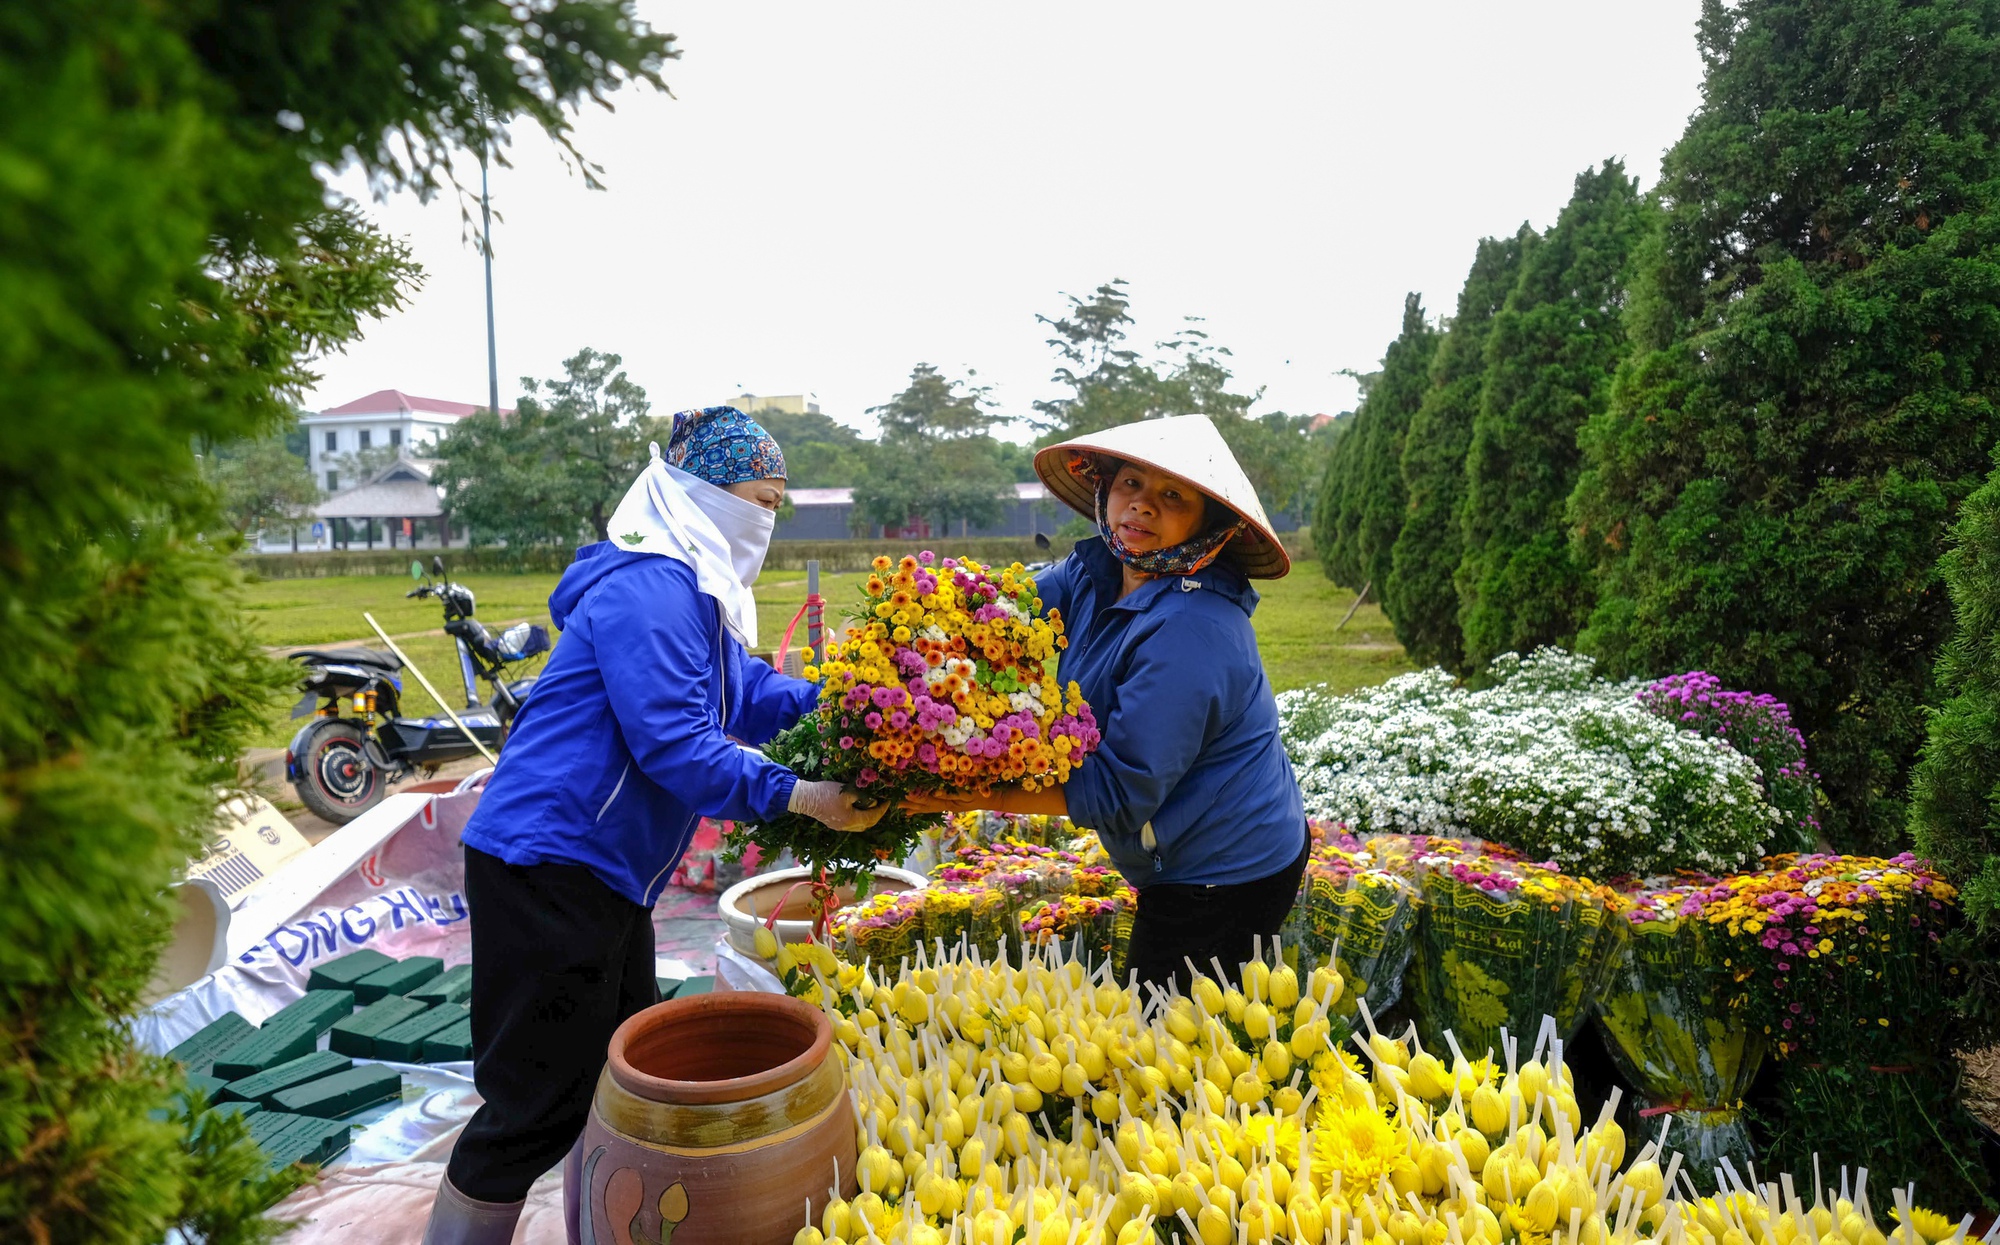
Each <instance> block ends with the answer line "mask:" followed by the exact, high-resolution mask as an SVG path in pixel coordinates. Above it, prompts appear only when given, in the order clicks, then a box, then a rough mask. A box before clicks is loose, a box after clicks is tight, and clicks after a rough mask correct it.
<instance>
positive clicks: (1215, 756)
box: [906, 415, 1309, 988]
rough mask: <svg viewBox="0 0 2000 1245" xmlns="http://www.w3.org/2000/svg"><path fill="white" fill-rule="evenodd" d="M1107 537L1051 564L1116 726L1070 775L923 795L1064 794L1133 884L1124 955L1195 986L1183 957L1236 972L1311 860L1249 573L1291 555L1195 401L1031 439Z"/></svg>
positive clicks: (1101, 709) (1100, 702)
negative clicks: (1189, 407) (1254, 617)
mask: <svg viewBox="0 0 2000 1245" xmlns="http://www.w3.org/2000/svg"><path fill="white" fill-rule="evenodd" d="M1035 471H1036V473H1037V474H1038V475H1040V476H1041V478H1042V481H1043V482H1044V483H1045V484H1047V485H1048V487H1049V491H1050V492H1052V493H1054V494H1055V495H1056V496H1057V497H1060V498H1061V499H1062V500H1063V501H1064V502H1066V503H1067V504H1068V505H1070V506H1071V507H1073V508H1074V509H1076V510H1078V511H1079V512H1081V513H1083V514H1085V515H1087V516H1088V517H1090V518H1091V519H1093V520H1095V521H1096V523H1097V529H1098V536H1097V538H1096V539H1093V540H1087V541H1084V542H1081V543H1079V544H1078V545H1077V547H1076V549H1075V551H1074V552H1072V553H1071V554H1070V555H1069V557H1067V558H1065V559H1064V560H1062V561H1061V562H1059V563H1057V564H1056V565H1055V566H1054V567H1052V568H1051V569H1049V570H1048V571H1046V572H1044V573H1043V574H1041V575H1038V576H1037V577H1036V579H1035V587H1036V590H1037V592H1038V593H1039V594H1040V596H1041V598H1042V602H1043V605H1044V607H1045V608H1046V609H1049V610H1058V611H1060V612H1061V614H1062V619H1063V626H1064V632H1065V634H1066V635H1067V637H1068V640H1069V647H1068V648H1067V649H1066V650H1065V651H1064V653H1063V655H1062V665H1061V674H1062V678H1063V679H1064V680H1065V681H1068V680H1071V679H1074V680H1075V681H1076V682H1077V683H1078V684H1079V685H1081V687H1082V690H1083V696H1084V699H1085V700H1086V701H1088V702H1089V703H1090V705H1091V707H1092V709H1093V710H1095V712H1096V714H1097V720H1098V723H1099V724H1100V726H1101V729H1102V730H1103V734H1104V739H1103V743H1102V745H1101V746H1100V747H1099V749H1098V751H1097V752H1096V753H1095V754H1093V755H1092V756H1091V757H1090V758H1089V759H1088V760H1086V761H1085V762H1084V763H1083V764H1082V765H1081V766H1080V767H1078V769H1077V770H1076V772H1075V773H1073V774H1072V775H1071V776H1070V779H1069V781H1068V782H1067V783H1065V784H1063V785H1062V786H1060V787H1056V788H1052V789H1047V790H1043V791H1034V792H1028V791H1023V790H1021V789H1019V788H1018V787H1014V788H999V789H996V790H995V792H994V794H993V796H992V797H989V798H986V799H981V800H968V799H955V798H945V797H912V798H911V799H910V800H908V801H907V802H906V803H907V805H908V807H911V808H913V809H934V810H940V811H942V810H947V809H959V808H966V807H975V806H976V807H987V808H993V809H997V810H999V811H1002V812H1015V813H1054V814H1062V815H1066V816H1068V817H1069V818H1070V819H1071V820H1072V821H1074V822H1075V823H1076V824H1077V825H1079V826H1088V827H1090V828H1091V829H1093V830H1095V831H1097V835H1098V838H1099V839H1100V840H1101V841H1102V842H1103V844H1104V848H1105V850H1106V851H1107V852H1109V853H1110V855H1111V859H1112V861H1113V863H1115V864H1116V865H1117V866H1118V870H1119V872H1121V873H1123V874H1124V875H1125V879H1126V880H1127V881H1129V882H1130V883H1131V884H1132V885H1133V886H1134V887H1135V888H1136V889H1137V890H1138V892H1139V911H1138V917H1137V920H1136V921H1135V923H1134V924H1133V927H1132V949H1131V956H1130V962H1131V966H1132V967H1133V968H1134V969H1137V970H1138V974H1139V978H1140V980H1142V981H1149V982H1152V983H1154V984H1156V985H1161V986H1164V985H1165V984H1166V983H1167V982H1168V981H1169V980H1173V981H1177V982H1178V983H1179V984H1180V985H1181V986H1182V987H1183V988H1185V987H1186V986H1187V985H1188V984H1189V982H1188V969H1187V962H1188V961H1189V960H1192V961H1193V962H1194V964H1195V965H1196V966H1197V967H1200V968H1202V969H1203V970H1204V971H1213V970H1212V969H1210V968H1209V961H1210V960H1211V958H1212V959H1215V960H1218V961H1220V962H1221V963H1222V965H1223V966H1224V968H1225V969H1226V970H1227V971H1228V972H1229V973H1230V974H1231V975H1234V974H1235V973H1236V971H1237V968H1238V966H1239V965H1240V964H1241V963H1242V962H1243V961H1245V960H1247V959H1249V958H1250V954H1251V949H1252V945H1253V941H1254V940H1255V938H1256V937H1257V936H1259V935H1262V936H1264V937H1266V938H1268V937H1270V936H1271V935H1273V934H1276V933H1277V932H1278V928H1279V926H1280V925H1281V924H1282V923H1283V922H1284V919H1285V914H1286V913H1287V912H1288V911H1289V910H1290V909H1291V906H1292V901H1293V899H1294V897H1295V895H1296V893H1297V890H1298V884H1299V878H1300V875H1301V874H1302V873H1303V872H1304V871H1305V863H1306V848H1307V845H1308V841H1309V835H1308V832H1307V829H1306V816H1305V806H1304V803H1303V801H1302V800H1301V798H1300V796H1299V786H1298V781H1297V779H1296V778H1294V777H1293V774H1292V767H1291V763H1290V762H1289V761H1288V760H1287V759H1286V756H1285V750H1284V747H1283V745H1282V744H1281V743H1280V741H1279V738H1278V707H1277V701H1276V699H1275V698H1274V697H1273V696H1272V694H1271V684H1270V681H1269V680H1268V679H1266V678H1265V676H1264V663H1263V660H1262V658H1260V657H1259V656H1258V653H1257V636H1256V633H1255V632H1254V631H1253V630H1252V629H1251V626H1250V615H1251V613H1252V612H1253V611H1254V610H1255V609H1256V608H1257V592H1256V590H1255V589H1254V588H1252V587H1251V586H1250V580H1251V579H1253V578H1255V579H1277V578H1279V577H1281V576H1283V575H1284V574H1285V573H1286V572H1287V571H1289V570H1290V569H1291V560H1290V558H1289V557H1287V556H1286V554H1285V551H1284V549H1283V548H1282V547H1281V546H1280V545H1279V544H1278V541H1277V538H1276V536H1274V535H1273V534H1272V532H1271V525H1270V521H1269V520H1268V519H1267V518H1265V516H1264V508H1263V506H1262V505H1261V504H1259V503H1258V501H1257V494H1256V490H1255V489H1253V488H1252V487H1251V486H1250V482H1249V480H1248V479H1247V478H1246V477H1245V476H1244V474H1243V469H1242V468H1241V467H1240V466H1238V465H1237V462H1236V459H1235V456H1234V455H1232V454H1231V453H1230V452H1229V447H1228V445H1227V444H1225V443H1224V442H1223V440H1222V437H1221V435H1220V434H1218V433H1217V432H1216V431H1215V428H1214V426H1213V425H1211V424H1210V423H1209V422H1208V420H1207V419H1206V418H1204V417H1202V416H1200V415H1183V416H1177V417H1175V418H1171V419H1156V420H1146V421H1143V422H1141V423H1136V424H1127V425H1124V426H1122V427H1118V428H1112V429H1108V430H1106V431H1104V432H1101V433H1097V434H1094V435H1091V436H1086V437H1079V438H1077V439H1075V440H1073V441H1067V442H1064V443H1063V444H1061V445H1054V446H1050V447H1049V448H1047V449H1045V450H1042V451H1041V452H1040V453H1038V454H1036V455H1035Z"/></svg>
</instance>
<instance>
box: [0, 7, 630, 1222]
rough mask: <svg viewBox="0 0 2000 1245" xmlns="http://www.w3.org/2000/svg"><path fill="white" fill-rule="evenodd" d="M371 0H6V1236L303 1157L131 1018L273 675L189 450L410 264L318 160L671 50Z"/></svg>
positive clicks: (1, 843) (2, 378)
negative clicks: (348, 2)
mask: <svg viewBox="0 0 2000 1245" xmlns="http://www.w3.org/2000/svg"><path fill="white" fill-rule="evenodd" d="M376 7H377V8H380V7H382V6H376ZM395 7H396V12H397V15H398V19H399V20H395V21H386V20H377V21H368V20H358V19H357V17H356V15H355V13H354V12H353V11H352V9H351V6H337V5H336V6H327V5H312V4H291V5H274V4H271V3H266V2H263V0H212V2H211V3H208V4H203V5H161V4H150V3H141V2H139V0H92V2H91V3H79V2H77V0H47V2H46V3H37V4H10V5H4V6H0V169H4V170H5V174H4V176H0V290H4V291H5V294H4V295H0V393H5V394H6V395H7V399H8V402H9V405H10V407H11V408H12V410H13V414H12V415H10V417H9V419H8V421H7V426H6V433H7V435H6V436H4V437H0V618H4V620H5V624H6V633H7V636H8V667H7V678H8V688H7V695H6V696H5V697H0V862H4V868H0V1173H4V1175H0V1225H4V1227H0V1237H5V1239H6V1240H8V1241H10V1242H11V1241H30V1242H47V1243H60V1242H91V1243H92V1245H99V1243H104V1245H119V1243H121V1242H140V1241H158V1240H160V1239H162V1238H163V1237H164V1236H165V1235H166V1234H167V1231H168V1229H169V1228H170V1227H178V1228H179V1229H180V1230H181V1231H182V1234H183V1235H184V1236H186V1237H187V1238H188V1239H191V1240H200V1241H203V1242H207V1243H209V1245H221V1243H223V1242H236V1241H250V1240H257V1239H262V1238H267V1237H269V1236H271V1235H274V1234H275V1233H276V1232H277V1231H278V1230H279V1228H280V1226H281V1225H279V1224H276V1223H273V1222H269V1221H265V1220H263V1219H262V1218H261V1217H260V1212H261V1210H262V1206H263V1203H264V1202H265V1201H267V1200H268V1199H269V1198H270V1197H271V1196H274V1195H276V1194H278V1193H280V1192H282V1191H283V1189H284V1188H285V1187H288V1185H289V1183H291V1182H294V1181H295V1180H296V1177H295V1176H286V1177H281V1178H280V1179H279V1180H278V1181H276V1182H272V1181H270V1180H268V1179H267V1178H266V1177H265V1175H264V1171H263V1168H264V1162H263V1158H262V1156H261V1155H260V1154H259V1153H258V1152H257V1151H256V1150H254V1149H253V1148H251V1147H250V1145H249V1142H248V1140H247V1135H246V1133H245V1131H244V1127H243V1125H242V1123H241V1122H240V1120H238V1119H236V1118H234V1117H230V1118H220V1117H206V1118H204V1120H203V1123H202V1126H201V1127H200V1128H199V1129H196V1128H195V1127H194V1126H193V1121H192V1120H191V1119H189V1118H188V1117H187V1116H186V1114H181V1115H174V1114H171V1112H172V1111H173V1107H174V1103H175V1100H176V1094H175V1090H176V1089H177V1088H178V1087H179V1085H180V1083H181V1074H180V1073H179V1071H178V1070H177V1069H176V1068H174V1067H172V1066H170V1065H169V1064H168V1063H167V1062H166V1061H165V1060H163V1059H159V1058H156V1057H153V1056H149V1055H146V1054H145V1053H143V1052H140V1051H138V1050H136V1049H135V1048H134V1047H133V1045H132V1042H131V1040H130V1037H129V1035H128V1032H127V1030H126V1028H125V1021H126V1020H127V1019H128V1018H129V1017H130V1016H131V1014H132V1013H133V1011H134V1010H135V1008H136V1007H137V1006H138V1002H139V999H140V997H141V994H142V991H143V990H144V988H145V986H146V984H147V981H148V979H149V978H150V977H151V975H152V971H153V967H154V963H155V961H156V960H157V959H158V956H159V950H160V946H161V943H162V942H163V940H164V935H165V933H166V930H167V926H168V917H169V913H170V908H169V904H168V902H167V900H168V896H167V894H166V890H167V886H168V884H169V882H170V881H171V880H172V878H173V877H174V875H175V873H176V872H177V871H178V870H179V869H181V868H182V867H183V866H184V865H185V864H186V862H187V861H188V860H189V859H190V857H192V856H193V855H194V854H195V853H196V852H197V851H198V850H199V848H200V845H201V843H202V841H203V839H204V838H205V837H206V835H205V833H204V832H205V830H206V829H207V828H208V827H209V826H210V825H211V818H212V817H213V813H214V808H215V793H216V789H217V788H218V787H222V786H228V785H234V784H235V783H236V782H237V781H238V778H237V773H236V758H237V757H238V756H239V755H240V754H241V752H242V749H243V747H244V745H245V744H246V743H247V742H248V741H249V740H250V739H251V738H253V737H254V735H255V734H256V733H258V732H259V731H261V730H262V728H263V726H264V723H265V716H264V710H265V708H266V706H267V704H268V703H269V702H270V700H271V699H272V697H273V695H274V693H275V692H276V690H277V688H278V687H279V686H280V685H281V684H282V683H284V682H286V681H287V680H288V676H287V674H286V671H285V669H284V668H283V667H282V666H280V665H279V664H278V663H276V662H273V661H271V660H270V659H269V658H267V657H265V656H264V654H263V652H262V650H261V649H260V648H259V647H258V645H257V643H256V640H255V637H254V636H253V635H251V634H250V632H249V630H248V628H247V626H246V625H245V623H244V621H243V614H242V611H241V609H240V608H239V606H238V603H237V601H236V599H235V597H234V596H233V592H234V589H235V585H236V582H237V579H236V575H235V572H234V570H233V569H232V567H231V565H230V563H229V561H228V560H227V558H226V556H225V555H224V553H223V552H222V546H223V544H224V543H225V542H226V541H227V540H229V539H230V538H231V533H230V529H229V527H228V525H227V524H226V523H225V522H224V521H223V520H222V519H221V516H220V515H219V514H218V513H217V512H216V510H215V507H214V504H213V502H214V499H213V497H212V496H211V495H210V493H209V492H208V490H207V489H206V488H205V487H204V485H203V484H202V481H201V475H200V471H199V469H198V466H197V460H196V456H195V453H194V452H193V447H195V446H196V445H199V444H205V443H211V442H222V441H228V440H232V439H235V438H240V437H246V436H257V435H266V434H274V433H276V432H278V431H279V430H281V429H282V428H283V427H284V426H285V425H287V424H288V423H289V422H290V421H291V420H292V418H293V413H294V400H295V398H296V396H297V394H298V393H299V391H300V390H302V389H303V388H305V387H306V386H307V385H309V384H310V383H311V381H312V380H313V379H314V378H313V376H312V374H311V372H310V371H309V370H308V364H309V362H310V360H311V359H312V358H313V357H314V356H316V355H318V354H321V353H323V352H325V351H327V350H330V349H334V348H337V347H338V346H339V345H340V344H341V343H343V342H345V341H348V340H351V339H353V338H354V337H356V336H357V335H358V333H359V327H360V325H361V323H362V322H363V321H364V320H365V319H366V318H367V317H368V316H370V315H375V314H380V313H382V312H384V311H386V310H388V309H390V308H392V307H394V306H395V305H396V303H397V301H398V300H399V298H400V297H401V293H402V291H403V290H404V289H406V288H407V287H408V285H409V283H410V282H411V281H412V279H413V278H414V276H415V271H414V268H413V266H412V265H411V264H410V263H409V261H408V258H407V253H406V252H405V250H404V249H403V248H402V247H401V246H400V245H399V244H397V243H394V242H392V241H391V240H389V239H387V238H384V237H382V236H381V235H379V234H378V233H376V232H375V231H374V230H373V229H372V228H371V227H370V226H369V225H368V223H367V222H366V220H365V219H364V218H363V217H362V216H361V215H360V213H359V212H358V211H356V210H354V209H353V207H352V206H351V205H346V204H342V203H336V204H334V205H329V202H328V190H327V188H326V186H325V185H324V184H323V183H322V182H321V181H320V178H319V176H318V175H317V173H316V172H315V169H316V168H324V167H327V166H329V165H331V166H333V167H340V166H342V165H345V164H347V163H349V162H354V163H358V164H360V165H361V166H362V167H363V168H365V169H366V170H367V171H368V172H369V173H370V174H371V175H372V176H373V178H374V179H375V180H376V182H377V184H379V185H381V186H383V187H384V188H385V189H387V188H392V187H396V186H413V185H414V186H423V187H430V188H435V187H436V186H437V185H438V184H439V182H440V181H442V180H448V179H449V170H448V168H447V167H446V165H445V163H444V157H445V153H446V152H448V151H449V150H450V149H451V148H453V147H460V148H463V147H464V146H467V145H477V146H479V147H482V148H483V147H484V145H485V144H486V142H487V141H488V139H489V137H497V135H494V134H493V133H492V131H490V129H489V127H490V126H492V125H496V124H498V123H499V121H500V120H503V119H505V118H508V117H512V116H515V115H519V114H524V113H525V114H527V115H529V116H531V117H534V118H535V119H537V120H538V121H541V122H542V123H543V124H544V125H545V126H547V128H548V129H549V130H550V131H551V132H552V134H553V136H554V137H556V138H557V139H558V141H560V140H561V139H562V137H563V135H564V134H565V132H566V130H567V125H568V122H567V117H566V114H565V112H564V108H565V106H567V105H573V104H575V103H576V102H578V101H579V100H580V99H582V98H584V97H589V96H599V95H601V93H602V92H605V91H608V90H611V89H614V88H615V87H616V85H617V83H618V81H619V80H620V79H621V78H626V77H629V76H638V77H643V78H646V79H648V80H651V81H653V82H655V83H660V82H661V79H660V77H659V72H658V71H659V64H660V58H661V57H662V56H663V55H666V54H667V52H668V45H667V42H666V40H665V38H664V37H662V36H656V35H651V34H648V33H646V31H645V28H644V27H643V25H641V24H638V23H636V22H635V21H633V20H632V17H631V14H630V12H629V11H627V10H626V9H625V8H623V7H621V6H619V5H618V4H616V3H611V2H609V0H606V2H602V3H592V2H588V0H586V2H581V3H572V4H569V5H566V6H564V8H563V16H562V22H561V23H560V25H559V26H556V27H554V28H552V29H550V30H549V31H546V32H544V31H542V30H541V28H540V26H539V25H538V24H537V21H538V19H539V18H540V17H542V16H543V14H542V12H541V10H539V9H536V10H532V11H531V10H530V9H529V8H527V7H522V8H519V9H512V10H510V9H508V8H506V7H504V6H497V7H496V6H491V5H480V4H472V3H466V2H453V0H406V2H405V3H402V4H400V5H398V6H395ZM544 35H546V38H544ZM528 44H532V45H533V46H534V48H535V51H534V52H533V53H531V54H528V55H525V56H521V55H520V49H522V48H523V46H524V45H528ZM517 56H519V59H516V58H517ZM471 101H482V102H483V103H484V104H485V105H486V106H485V107H484V108H482V109H479V110H477V111H475V110H472V109H469V108H467V106H466V105H467V104H468V103H469V102H471ZM156 1112H157V1113H158V1118H155V1113H156Z"/></svg>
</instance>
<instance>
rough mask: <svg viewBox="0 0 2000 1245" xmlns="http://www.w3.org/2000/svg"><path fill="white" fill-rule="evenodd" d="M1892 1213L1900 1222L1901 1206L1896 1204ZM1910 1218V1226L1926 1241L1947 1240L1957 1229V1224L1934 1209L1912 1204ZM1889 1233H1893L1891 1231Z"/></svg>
mask: <svg viewBox="0 0 2000 1245" xmlns="http://www.w3.org/2000/svg"><path fill="white" fill-rule="evenodd" d="M1894 1214H1895V1216H1896V1221H1897V1222H1898V1223H1900V1222H1902V1219H1903V1208H1902V1207H1900V1206H1898V1207H1897V1208H1896V1209H1895V1211H1894ZM1910 1219H1911V1226H1913V1227H1915V1228H1916V1230H1917V1232H1918V1234H1919V1235H1921V1236H1922V1237H1923V1238H1924V1239H1925V1240H1927V1241H1932V1242H1936V1241H1942V1240H1947V1239H1949V1238H1950V1236H1951V1234H1952V1233H1953V1232H1955V1231H1957V1229H1958V1225H1957V1224H1955V1223H1953V1222H1952V1221H1951V1220H1949V1219H1947V1218H1945V1217H1944V1216H1943V1215H1941V1214H1939V1213H1938V1212H1936V1211H1934V1210H1928V1209H1926V1208H1924V1207H1922V1206H1912V1207H1911V1208H1910ZM1891 1235H1894V1234H1893V1233H1892V1234H1891Z"/></svg>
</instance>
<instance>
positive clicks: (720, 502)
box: [667, 467, 778, 588]
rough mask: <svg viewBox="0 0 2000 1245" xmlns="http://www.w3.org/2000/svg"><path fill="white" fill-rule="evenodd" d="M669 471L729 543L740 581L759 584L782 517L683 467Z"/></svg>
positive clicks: (730, 559)
mask: <svg viewBox="0 0 2000 1245" xmlns="http://www.w3.org/2000/svg"><path fill="white" fill-rule="evenodd" d="M667 471H668V472H669V473H671V474H672V475H673V476H674V477H675V479H676V480H677V481H678V482H679V483H680V484H681V485H682V487H684V488H686V489H687V494H688V500H689V501H692V502H693V503H694V504H695V507H696V508H697V509H699V510H700V511H701V512H702V513H703V514H705V515H707V516H708V517H709V519H710V520H712V521H713V522H714V524H715V530H716V531H718V532H721V533H722V538H723V539H724V540H726V541H728V542H729V561H730V564H731V565H732V566H734V567H735V568H736V582H738V583H740V584H742V585H743V586H744V587H745V588H748V587H750V586H751V585H752V584H754V583H756V582H757V575H758V573H759V572H761V571H762V570H763V569H764V555H765V554H766V553H767V552H769V551H770V548H771V533H772V532H773V531H775V530H776V529H777V526H778V516H777V515H776V514H775V513H773V512H771V511H769V510H766V509H765V508H764V507H762V506H760V505H758V504H757V503H755V502H753V501H747V500H745V499H744V498H741V497H738V496H737V495H736V494H734V493H732V492H730V491H729V490H728V489H726V488H718V487H716V486H715V485H713V484H710V483H709V482H708V481H706V480H698V479H696V478H695V477H693V476H691V475H688V474H687V473H686V472H684V471H681V470H680V469H679V468H676V467H669V468H667Z"/></svg>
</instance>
